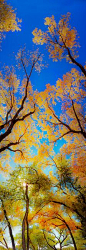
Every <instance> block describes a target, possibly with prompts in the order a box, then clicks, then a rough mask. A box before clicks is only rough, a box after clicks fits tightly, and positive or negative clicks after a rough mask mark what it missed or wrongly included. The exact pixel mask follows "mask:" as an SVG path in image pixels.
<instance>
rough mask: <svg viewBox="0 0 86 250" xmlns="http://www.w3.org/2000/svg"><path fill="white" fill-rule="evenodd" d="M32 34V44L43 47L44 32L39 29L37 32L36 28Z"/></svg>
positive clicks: (44, 40)
mask: <svg viewBox="0 0 86 250" xmlns="http://www.w3.org/2000/svg"><path fill="white" fill-rule="evenodd" d="M32 34H33V36H34V38H33V42H34V43H36V44H41V45H43V44H44V43H45V42H46V39H45V36H44V32H42V31H41V29H39V30H38V29H37V28H35V29H34V30H33V32H32Z"/></svg>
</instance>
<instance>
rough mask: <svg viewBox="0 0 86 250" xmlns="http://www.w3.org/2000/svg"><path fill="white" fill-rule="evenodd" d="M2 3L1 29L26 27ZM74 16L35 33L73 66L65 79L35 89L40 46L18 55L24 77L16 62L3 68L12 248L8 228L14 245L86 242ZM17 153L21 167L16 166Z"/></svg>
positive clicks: (83, 73)
mask: <svg viewBox="0 0 86 250" xmlns="http://www.w3.org/2000/svg"><path fill="white" fill-rule="evenodd" d="M0 5H1V6H0V12H1V22H0V32H1V34H2V33H3V32H4V31H5V32H7V31H9V30H11V31H15V30H20V26H19V24H18V23H20V21H19V20H16V14H15V12H14V10H13V9H12V8H11V7H10V6H9V5H7V4H6V2H5V1H1V2H0ZM3 10H4V15H2V12H3ZM69 21H70V14H69V13H67V15H64V16H62V17H61V19H60V21H59V22H58V24H57V23H56V21H55V18H54V16H52V17H46V18H45V23H44V24H45V25H46V26H47V31H45V32H44V31H42V30H41V29H39V30H38V29H37V28H35V29H34V30H33V32H32V33H33V42H34V43H36V44H40V45H43V44H45V46H46V48H47V49H48V52H49V57H51V58H52V59H53V61H56V62H57V61H58V60H62V59H63V58H66V60H67V61H68V62H69V63H72V64H73V67H71V70H70V72H67V73H65V74H64V75H63V76H62V78H61V79H60V78H59V79H58V75H57V81H56V84H54V85H51V84H47V85H46V88H45V90H44V91H42V92H38V91H37V90H35V91H33V88H32V83H31V75H32V73H33V70H34V69H35V70H37V71H39V72H40V70H41V67H42V66H43V64H42V56H41V54H40V53H39V50H36V51H35V52H29V53H27V52H25V49H21V50H20V51H19V52H18V54H17V57H16V59H17V62H18V68H20V69H21V68H22V69H23V72H24V77H23V79H22V80H20V79H19V78H18V76H17V75H16V71H15V69H14V67H12V68H9V67H8V66H6V67H5V68H4V70H3V69H2V71H1V72H0V170H1V171H2V172H3V173H5V172H8V180H7V181H6V182H5V183H1V184H0V222H1V226H0V242H1V244H2V245H3V246H4V247H5V248H7V249H9V246H8V239H7V238H6V237H7V236H6V234H7V233H6V232H5V231H6V230H8V232H9V237H10V241H11V244H12V249H13V250H16V249H17V246H18V249H22V250H29V249H34V250H35V249H47V250H48V249H51V248H52V249H57V248H56V244H57V243H59V246H60V250H62V249H63V247H68V246H69V247H70V246H71V245H72V247H73V249H75V250H82V249H83V250H84V249H85V246H86V240H85V239H86V188H85V185H86V165H85V157H86V153H85V152H86V144H85V143H86V141H85V140H86V117H85V96H86V79H85V78H86V66H83V65H81V64H80V63H79V62H78V61H77V57H78V53H77V48H78V46H79V44H78V42H77V32H76V30H75V28H71V26H70V24H69ZM58 107H59V108H58ZM59 140H62V145H61V147H60V148H59V152H57V151H56V150H55V147H54V146H56V145H58V144H59ZM34 151H35V153H34ZM13 154H14V161H15V162H16V163H17V164H20V165H19V166H17V167H16V168H15V169H14V171H13V170H12V168H11V166H10V165H11V164H10V160H11V157H12V155H13ZM9 168H10V169H9ZM14 184H15V189H14ZM18 228H19V231H18V230H17V231H18V234H16V236H15V237H14V231H13V229H18Z"/></svg>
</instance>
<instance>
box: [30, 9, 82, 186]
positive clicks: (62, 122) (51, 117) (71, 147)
mask: <svg viewBox="0 0 86 250" xmlns="http://www.w3.org/2000/svg"><path fill="white" fill-rule="evenodd" d="M45 25H47V26H48V30H47V31H46V32H42V31H41V30H38V29H37V28H36V29H35V30H34V31H33V35H34V38H33V42H34V43H36V44H41V45H42V44H44V43H45V45H47V47H48V51H49V53H50V56H51V57H52V58H53V60H56V61H57V60H58V59H62V58H64V57H66V58H67V59H68V60H69V62H72V63H73V64H74V65H75V66H77V67H78V70H79V71H78V70H76V69H75V68H72V69H71V71H70V72H68V73H66V74H65V75H63V79H58V80H57V82H56V85H50V84H47V85H46V89H45V91H44V93H43V92H42V93H38V96H37V104H38V105H39V107H40V114H39V117H40V118H41V122H40V123H41V126H42V131H43V130H44V131H45V130H46V131H47V136H46V137H48V140H49V142H50V143H56V142H58V140H59V139H62V138H63V139H64V140H65V141H66V144H65V142H64V145H63V147H62V149H61V151H62V152H64V153H65V154H66V155H67V154H68V156H70V155H71V154H72V158H71V159H72V170H73V174H74V175H76V176H77V178H79V182H80V184H81V183H82V185H84V183H85V178H86V170H85V169H86V168H85V140H86V119H85V96H86V70H85V68H86V67H85V66H84V67H83V66H82V65H81V64H80V63H78V62H77V61H76V47H77V46H78V44H77V40H76V31H75V29H71V27H70V26H69V14H67V15H66V16H62V18H61V20H60V21H59V23H58V24H56V22H55V20H54V16H52V17H51V18H48V17H47V18H45ZM58 105H59V109H58ZM60 110H61V111H60ZM59 111H60V112H59ZM44 136H45V134H44Z"/></svg>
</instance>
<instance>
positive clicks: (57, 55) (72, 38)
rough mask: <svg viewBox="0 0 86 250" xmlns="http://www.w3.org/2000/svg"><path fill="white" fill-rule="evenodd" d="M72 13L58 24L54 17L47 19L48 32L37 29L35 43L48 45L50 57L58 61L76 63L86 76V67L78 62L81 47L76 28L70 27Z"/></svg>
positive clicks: (34, 33) (34, 34)
mask: <svg viewBox="0 0 86 250" xmlns="http://www.w3.org/2000/svg"><path fill="white" fill-rule="evenodd" d="M69 19H70V13H67V15H63V16H62V18H61V19H60V21H59V23H58V24H57V23H56V21H55V19H54V16H52V17H46V18H45V23H44V24H45V25H47V26H48V29H47V31H46V32H43V31H41V29H39V30H38V29H37V28H35V29H34V30H33V32H32V34H33V36H34V38H33V42H34V43H36V44H41V45H43V44H44V43H45V44H46V45H47V48H48V52H49V53H50V57H51V58H52V59H53V60H54V61H57V60H58V59H60V60H61V59H62V58H66V59H67V60H69V61H70V62H72V63H74V64H75V65H76V66H78V67H79V69H80V70H81V71H82V72H83V74H84V75H85V76H86V70H85V67H83V66H82V65H81V64H80V63H78V62H77V61H76V58H77V56H78V55H77V51H76V48H77V47H78V46H79V45H78V43H77V41H76V38H77V32H76V30H75V28H73V29H71V26H70V25H69Z"/></svg>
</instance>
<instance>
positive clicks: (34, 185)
mask: <svg viewBox="0 0 86 250" xmlns="http://www.w3.org/2000/svg"><path fill="white" fill-rule="evenodd" d="M13 183H15V190H14V184H13ZM50 185H51V182H50V180H49V178H48V177H47V176H46V175H44V174H43V173H40V174H39V173H38V171H37V169H36V168H35V166H34V165H33V166H26V167H23V168H22V167H21V166H19V167H18V168H17V169H16V170H14V171H13V172H12V173H11V174H10V178H9V179H8V181H7V183H6V184H3V186H2V185H1V187H0V205H1V206H0V210H1V214H2V215H3V216H2V217H1V223H2V221H3V223H2V225H1V226H2V231H3V227H7V228H8V232H9V237H10V240H11V243H12V249H13V250H16V241H15V237H14V232H13V228H15V227H19V231H20V233H21V239H20V237H19V238H17V241H19V244H20V247H21V248H22V249H23V250H28V249H29V247H30V246H32V248H33V246H34V242H33V241H32V239H33V235H32V231H33V234H34V228H33V226H31V230H30V227H29V225H31V222H32V220H33V217H34V216H35V215H36V214H37V213H38V211H39V210H40V206H38V210H35V209H34V204H35V203H37V201H36V200H37V199H38V198H37V197H39V199H38V202H39V200H40V202H41V201H42V198H41V197H42V196H43V195H44V193H45V190H46V188H47V189H49V188H50ZM39 204H40V203H39ZM31 211H32V212H31ZM32 225H34V224H32ZM30 231H31V232H30ZM30 234H31V238H30ZM40 237H41V236H40ZM4 238H5V236H4ZM2 243H3V242H2ZM34 248H35V246H34Z"/></svg>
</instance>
